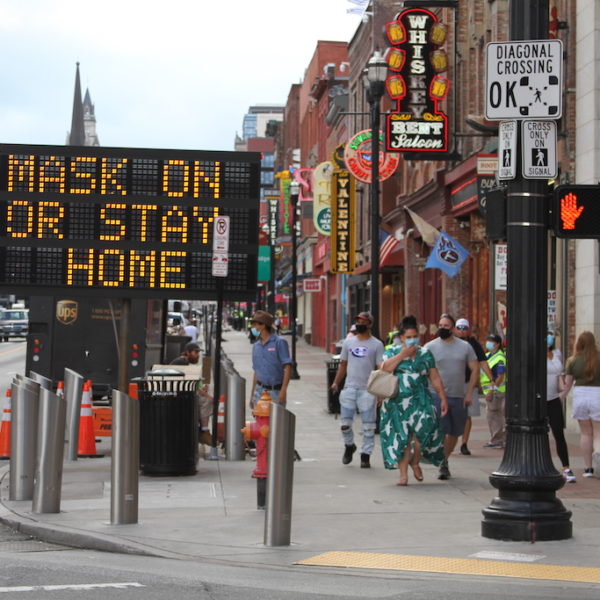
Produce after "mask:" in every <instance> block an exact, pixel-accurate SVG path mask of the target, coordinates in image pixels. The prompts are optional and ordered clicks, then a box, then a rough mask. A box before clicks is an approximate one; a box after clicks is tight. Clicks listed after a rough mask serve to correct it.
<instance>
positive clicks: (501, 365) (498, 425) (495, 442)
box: [480, 333, 506, 449]
mask: <svg viewBox="0 0 600 600" xmlns="http://www.w3.org/2000/svg"><path fill="white" fill-rule="evenodd" d="M485 349H486V350H487V351H488V354H487V355H486V359H487V363H488V366H489V368H490V370H491V372H492V377H491V378H490V377H488V376H487V375H486V374H485V373H482V374H481V377H480V383H481V389H482V390H483V393H484V395H485V402H486V407H487V410H486V418H487V422H488V427H489V428H490V441H489V442H488V443H487V444H485V445H484V446H483V447H484V448H498V449H500V448H504V441H505V438H506V433H505V425H506V420H505V416H504V397H505V393H506V356H505V354H504V352H503V351H502V338H501V337H500V336H499V335H497V334H495V333H492V334H490V335H488V336H487V338H486V342H485Z"/></svg>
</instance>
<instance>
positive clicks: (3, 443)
mask: <svg viewBox="0 0 600 600" xmlns="http://www.w3.org/2000/svg"><path fill="white" fill-rule="evenodd" d="M11 395H12V392H11V389H10V388H7V389H6V396H5V398H4V409H3V410H2V429H0V459H2V460H6V459H7V458H10V422H11V415H12V410H11Z"/></svg>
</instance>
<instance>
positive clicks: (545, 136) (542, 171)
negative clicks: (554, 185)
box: [521, 121, 558, 179]
mask: <svg viewBox="0 0 600 600" xmlns="http://www.w3.org/2000/svg"><path fill="white" fill-rule="evenodd" d="M521 157H522V160H523V177H525V178H526V179H552V178H554V177H556V176H557V175H558V163H557V160H556V122H555V121H522V128H521Z"/></svg>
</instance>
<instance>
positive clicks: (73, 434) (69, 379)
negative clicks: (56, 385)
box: [65, 369, 83, 460]
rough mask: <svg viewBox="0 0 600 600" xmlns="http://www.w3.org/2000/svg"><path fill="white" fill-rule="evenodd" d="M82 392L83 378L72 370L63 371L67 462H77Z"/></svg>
mask: <svg viewBox="0 0 600 600" xmlns="http://www.w3.org/2000/svg"><path fill="white" fill-rule="evenodd" d="M82 391H83V377H82V376H81V375H80V374H79V373H77V372H75V371H73V370H72V369H65V400H66V401H67V424H66V429H65V442H66V444H67V452H66V456H65V458H66V459H67V460H77V444H78V443H79V417H80V414H81V393H82Z"/></svg>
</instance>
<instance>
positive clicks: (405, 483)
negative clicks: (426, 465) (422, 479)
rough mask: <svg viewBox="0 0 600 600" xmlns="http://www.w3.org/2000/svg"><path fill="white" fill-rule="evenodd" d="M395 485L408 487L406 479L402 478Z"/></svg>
mask: <svg viewBox="0 0 600 600" xmlns="http://www.w3.org/2000/svg"><path fill="white" fill-rule="evenodd" d="M396 485H399V486H402V487H406V486H407V485H408V477H402V478H401V479H400V481H398V483H397V484H396Z"/></svg>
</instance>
